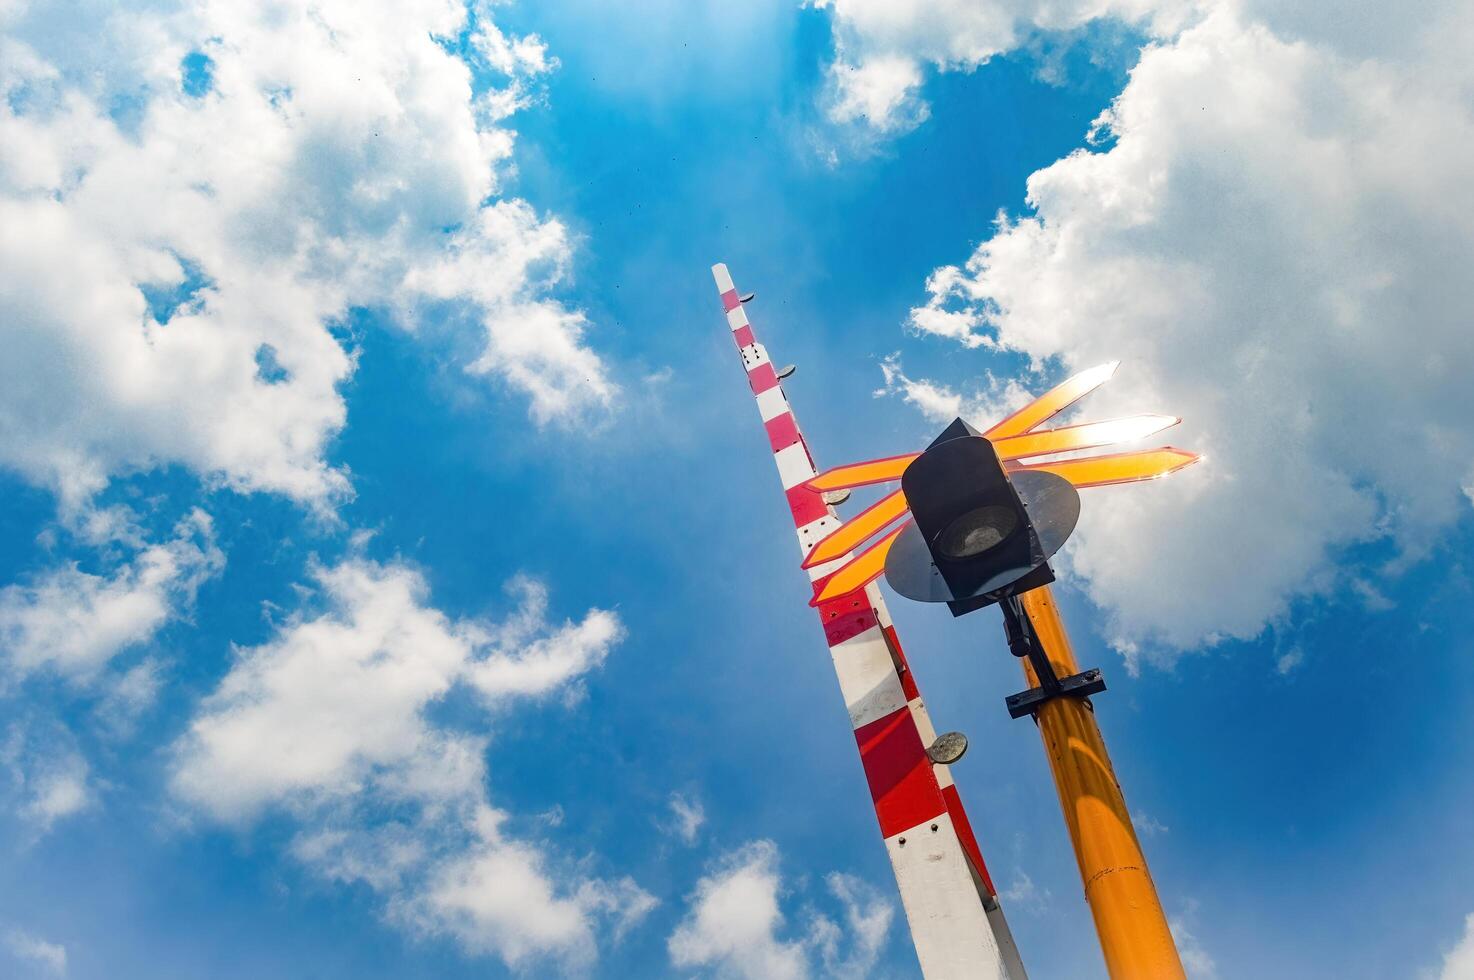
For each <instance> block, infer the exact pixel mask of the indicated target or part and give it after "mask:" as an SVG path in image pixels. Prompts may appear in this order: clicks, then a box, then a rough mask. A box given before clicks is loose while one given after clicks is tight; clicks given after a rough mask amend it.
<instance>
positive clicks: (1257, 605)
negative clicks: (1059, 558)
mask: <svg viewBox="0 0 1474 980" xmlns="http://www.w3.org/2000/svg"><path fill="white" fill-rule="evenodd" d="M1167 6H1168V5H1165V4H1164V5H1163V6H1162V9H1163V10H1166V9H1167ZM1358 10H1361V8H1360V7H1358ZM1362 13H1365V14H1366V16H1362V15H1361V14H1357V16H1349V15H1346V14H1344V13H1343V12H1342V11H1340V10H1338V9H1332V8H1315V9H1314V10H1313V11H1311V10H1309V9H1306V10H1305V11H1298V12H1296V13H1294V14H1287V13H1283V12H1281V11H1280V10H1279V8H1277V7H1265V8H1264V9H1263V10H1261V9H1259V8H1258V7H1253V8H1243V9H1240V5H1238V4H1233V3H1223V4H1221V5H1219V6H1218V7H1217V8H1216V9H1213V10H1211V11H1210V12H1209V13H1208V14H1207V16H1205V17H1204V18H1203V19H1201V20H1200V21H1197V22H1195V23H1193V24H1192V25H1191V26H1189V27H1188V28H1187V29H1185V30H1183V31H1181V32H1180V33H1170V34H1166V33H1164V34H1163V36H1162V39H1161V40H1160V41H1159V42H1158V43H1157V44H1155V45H1153V46H1152V47H1150V48H1148V49H1147V50H1146V51H1145V52H1144V53H1143V55H1142V58H1141V61H1140V63H1139V64H1138V65H1137V66H1136V68H1135V69H1134V70H1133V72H1132V74H1131V78H1130V81H1129V84H1128V85H1127V87H1126V89H1125V90H1124V91H1123V92H1122V93H1121V95H1120V97H1119V98H1118V99H1117V100H1116V101H1115V103H1114V104H1113V105H1112V106H1111V108H1110V109H1109V111H1108V112H1106V113H1105V114H1104V115H1103V116H1102V117H1101V119H1100V121H1099V123H1098V126H1099V129H1100V130H1101V131H1102V132H1108V133H1109V134H1110V135H1111V136H1112V137H1113V138H1114V143H1113V145H1110V146H1109V148H1108V149H1104V150H1101V151H1084V150H1082V151H1078V152H1076V153H1074V154H1072V155H1071V156H1069V157H1066V158H1065V159H1062V160H1060V161H1058V162H1056V163H1054V164H1053V165H1051V166H1049V167H1047V168H1045V169H1043V170H1041V171H1038V172H1036V173H1035V174H1033V176H1032V177H1030V179H1029V181H1028V195H1027V200H1028V203H1029V205H1030V207H1031V209H1032V213H1030V214H1027V215H1025V216H1023V217H1021V218H1018V219H1017V220H1011V219H1007V218H1000V220H999V223H998V226H997V227H996V228H995V230H994V232H993V234H992V236H991V237H990V238H989V239H987V240H986V241H984V242H983V244H982V245H981V246H979V247H978V249H977V251H976V252H975V254H974V255H973V256H972V257H971V258H970V259H969V261H968V262H967V264H966V266H965V267H964V268H954V267H946V268H943V269H940V270H938V271H937V273H935V274H934V275H933V276H932V278H931V281H930V283H929V288H930V292H931V299H930V301H929V302H928V303H927V304H926V305H925V306H923V307H920V308H919V309H918V310H917V311H916V312H915V314H914V315H913V319H912V325H913V327H914V328H916V329H917V330H920V331H923V332H937V333H940V334H943V335H945V336H950V337H952V338H953V339H957V340H961V341H962V342H964V343H966V344H968V345H970V346H983V345H996V346H999V347H1002V348H1005V349H1008V350H1014V351H1021V352H1023V353H1025V354H1027V355H1029V356H1030V357H1031V358H1032V359H1033V360H1034V362H1035V363H1037V364H1040V365H1044V364H1046V363H1048V364H1052V363H1054V360H1053V359H1058V360H1059V361H1060V362H1062V363H1063V366H1064V367H1065V368H1068V369H1076V368H1081V367H1088V366H1091V365H1093V364H1097V363H1100V362H1103V361H1107V360H1113V359H1117V358H1120V359H1122V360H1123V362H1124V363H1123V366H1122V369H1121V371H1120V373H1119V374H1118V376H1117V380H1116V381H1114V382H1113V383H1112V384H1111V385H1109V386H1107V387H1106V388H1105V389H1102V391H1101V392H1100V393H1099V394H1096V395H1093V396H1091V399H1090V401H1089V406H1088V409H1087V410H1088V412H1089V413H1091V414H1092V415H1095V416H1097V417H1108V416H1111V415H1115V414H1120V413H1123V412H1126V411H1170V412H1172V413H1173V414H1178V415H1182V416H1183V417H1184V418H1185V419H1186V423H1185V424H1184V426H1183V427H1182V429H1181V430H1180V431H1177V432H1174V436H1173V441H1174V442H1175V443H1177V444H1180V445H1184V446H1188V447H1191V448H1193V449H1196V450H1200V451H1204V452H1206V453H1207V455H1208V462H1207V464H1206V465H1202V466H1199V467H1195V468H1194V469H1193V470H1188V471H1185V472H1184V473H1182V474H1179V475H1177V476H1175V477H1173V478H1172V479H1170V480H1167V481H1163V482H1162V483H1160V484H1154V485H1151V486H1147V487H1130V488H1123V489H1119V490H1097V491H1091V493H1090V498H1091V499H1090V500H1089V501H1087V504H1086V509H1085V515H1084V518H1083V520H1082V523H1081V527H1080V530H1079V532H1078V534H1077V537H1076V541H1075V543H1074V547H1073V550H1072V551H1071V552H1070V554H1069V559H1070V561H1071V563H1072V565H1073V571H1074V573H1075V575H1076V580H1077V581H1080V582H1082V583H1083V584H1084V586H1085V587H1086V589H1087V590H1088V592H1089V594H1090V595H1091V597H1092V598H1093V599H1094V600H1095V601H1096V602H1097V603H1099V604H1100V605H1101V606H1103V607H1104V608H1105V609H1106V610H1107V611H1108V614H1109V627H1108V629H1109V635H1110V637H1111V639H1112V640H1113V641H1114V642H1115V643H1116V644H1117V646H1119V647H1120V648H1121V649H1122V650H1123V651H1125V652H1126V653H1127V654H1128V656H1131V657H1133V658H1135V657H1140V656H1142V655H1146V656H1156V657H1161V658H1170V657H1171V656H1173V651H1175V650H1176V649H1180V648H1188V647H1194V646H1199V645H1202V644H1205V643H1213V642H1216V641H1218V640H1221V639H1224V638H1230V637H1232V638H1250V637H1253V636H1256V635H1258V634H1259V633H1260V632H1261V631H1262V630H1263V628H1264V627H1265V625H1266V624H1267V623H1272V622H1275V621H1277V620H1280V619H1282V618H1283V617H1285V616H1286V615H1287V613H1288V611H1289V609H1290V608H1291V604H1292V603H1293V601H1294V600H1295V599H1296V598H1297V597H1303V596H1312V595H1321V594H1326V593H1328V592H1331V591H1334V590H1336V589H1339V588H1342V587H1344V586H1346V585H1348V584H1350V583H1349V580H1348V579H1346V578H1343V577H1338V576H1340V575H1341V574H1342V573H1338V571H1337V570H1336V568H1335V562H1336V560H1337V559H1338V558H1339V557H1340V555H1341V554H1342V553H1343V551H1344V549H1346V548H1347V547H1348V546H1351V545H1354V544H1357V543H1359V542H1367V541H1373V540H1384V541H1393V542H1395V543H1396V544H1397V545H1398V546H1399V547H1401V548H1403V549H1405V550H1406V556H1405V557H1406V558H1416V557H1417V555H1418V554H1419V552H1420V549H1423V548H1425V547H1429V546H1432V545H1433V544H1434V543H1435V542H1436V541H1437V539H1438V536H1439V533H1440V532H1441V531H1442V530H1443V529H1444V528H1446V527H1447V526H1448V525H1449V524H1450V523H1451V522H1453V521H1454V520H1456V519H1458V518H1459V517H1460V516H1461V515H1463V514H1465V513H1467V506H1468V500H1467V497H1466V494H1467V489H1466V488H1468V487H1470V486H1471V485H1474V466H1471V464H1474V411H1471V409H1470V401H1469V399H1468V396H1467V390H1466V389H1467V384H1466V382H1467V377H1466V376H1467V365H1469V364H1470V363H1474V333H1471V332H1470V331H1469V330H1468V324H1467V319H1468V310H1469V309H1470V308H1471V306H1474V295H1471V286H1470V281H1469V279H1468V277H1467V276H1466V275H1464V272H1463V270H1466V269H1467V268H1468V267H1469V266H1470V265H1471V263H1474V221H1471V219H1470V218H1469V215H1470V214H1474V207H1471V204H1474V201H1471V200H1470V198H1471V194H1474V192H1471V190H1470V188H1469V185H1468V182H1467V181H1466V180H1464V179H1463V176H1462V175H1464V174H1466V173H1467V172H1468V171H1469V170H1470V169H1471V167H1474V111H1471V109H1470V106H1469V103H1468V100H1467V98H1466V97H1465V94H1464V93H1466V92H1467V91H1468V87H1469V85H1470V84H1471V83H1474V68H1471V62H1469V60H1468V59H1467V58H1466V57H1464V56H1463V53H1464V52H1466V51H1467V49H1468V45H1469V42H1470V39H1471V38H1474V16H1471V14H1470V12H1469V9H1468V7H1467V5H1453V4H1439V5H1435V6H1433V7H1430V8H1429V9H1427V10H1426V11H1424V12H1423V13H1421V14H1420V15H1419V16H1418V17H1416V18H1408V17H1402V18H1392V19H1391V20H1389V18H1388V17H1385V16H1379V15H1377V14H1376V13H1375V11H1373V10H1371V8H1369V7H1368V8H1367V10H1365V11H1362ZM1256 18H1264V19H1263V20H1260V19H1256ZM938 324H940V325H941V327H940V328H938ZM1036 386H1037V387H1041V388H1042V387H1043V386H1044V384H1043V381H1042V379H1041V381H1040V382H1038V383H1037V384H1036ZM1144 543H1147V544H1148V545H1149V546H1143V545H1144ZM1397 567H1400V565H1399V564H1397V563H1394V565H1393V566H1391V568H1390V569H1385V568H1384V569H1373V570H1370V571H1368V573H1367V576H1366V577H1371V578H1375V577H1378V576H1380V575H1385V574H1387V573H1388V572H1389V571H1395V570H1396V568H1397ZM1366 584H1368V585H1370V583H1366ZM1359 591H1361V592H1362V593H1363V594H1366V591H1365V588H1361V589H1359Z"/></svg>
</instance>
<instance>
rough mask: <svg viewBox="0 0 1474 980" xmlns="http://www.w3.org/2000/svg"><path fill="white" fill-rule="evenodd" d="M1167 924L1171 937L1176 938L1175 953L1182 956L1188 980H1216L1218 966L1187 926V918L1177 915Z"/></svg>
mask: <svg viewBox="0 0 1474 980" xmlns="http://www.w3.org/2000/svg"><path fill="white" fill-rule="evenodd" d="M1189 914H1191V913H1189ZM1168 925H1169V926H1171V928H1172V938H1174V939H1176V940H1177V953H1178V955H1179V956H1181V957H1182V966H1183V968H1184V969H1186V970H1187V975H1188V978H1189V980H1217V977H1218V966H1217V964H1216V963H1214V962H1213V957H1211V956H1209V955H1208V951H1207V950H1205V949H1204V948H1203V944H1202V943H1201V942H1199V941H1198V937H1197V936H1195V935H1193V932H1192V930H1191V929H1190V928H1188V922H1187V919H1186V918H1184V917H1177V918H1174V919H1172V920H1171V921H1170V922H1169V923H1168Z"/></svg>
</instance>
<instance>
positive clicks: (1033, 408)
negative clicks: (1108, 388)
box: [983, 361, 1121, 439]
mask: <svg viewBox="0 0 1474 980" xmlns="http://www.w3.org/2000/svg"><path fill="white" fill-rule="evenodd" d="M1120 363H1121V362H1120V361H1111V362H1110V363H1109V364H1102V365H1100V366H1099V367H1093V368H1091V369H1090V370H1088V371H1081V372H1080V373H1079V374H1077V375H1075V376H1074V377H1073V378H1070V379H1069V380H1068V381H1065V382H1063V383H1062V384H1060V385H1058V386H1056V387H1054V388H1052V389H1050V390H1049V391H1048V392H1046V393H1045V394H1043V395H1040V396H1039V397H1038V398H1035V399H1034V400H1033V401H1031V402H1029V404H1027V405H1025V406H1024V407H1023V408H1021V409H1019V410H1018V411H1017V412H1014V413H1013V414H1012V415H1010V416H1009V417H1008V418H1006V419H1004V420H1003V421H1002V422H999V423H998V424H997V425H995V426H993V428H991V429H989V430H988V431H987V432H984V433H983V435H985V436H987V437H988V438H989V439H1006V438H1008V437H1009V436H1017V435H1023V434H1024V433H1025V432H1028V431H1029V430H1030V429H1032V428H1034V427H1035V426H1038V425H1043V424H1044V423H1045V422H1047V421H1049V420H1050V419H1052V418H1054V417H1055V416H1056V415H1058V414H1059V413H1060V412H1063V411H1064V410H1065V409H1067V408H1069V407H1070V406H1071V405H1073V404H1075V402H1077V401H1079V400H1080V399H1081V398H1084V397H1085V396H1086V395H1088V394H1090V393H1091V392H1092V391H1094V390H1095V389H1097V388H1099V387H1100V386H1101V385H1103V384H1105V383H1106V382H1107V381H1109V380H1110V379H1111V375H1113V374H1115V373H1116V367H1117V366H1118V365H1119V364H1120Z"/></svg>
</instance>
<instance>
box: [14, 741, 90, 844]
mask: <svg viewBox="0 0 1474 980" xmlns="http://www.w3.org/2000/svg"><path fill="white" fill-rule="evenodd" d="M74 742H75V739H74V738H73V736H72V734H71V732H70V731H68V730H67V729H66V728H64V727H62V726H61V725H59V724H57V723H55V722H50V723H40V722H37V721H35V720H34V719H29V718H26V719H22V720H18V721H14V722H12V723H11V724H10V726H9V728H8V729H7V731H6V734H5V741H4V742H3V743H0V765H3V766H4V768H5V771H6V775H7V777H8V783H9V785H8V786H7V787H6V794H5V795H6V797H7V800H6V802H7V803H8V804H10V805H12V806H13V807H14V811H15V812H16V813H17V814H18V815H19V816H20V817H21V819H22V820H24V821H25V822H26V823H27V824H29V825H30V826H31V827H32V828H33V829H34V830H36V831H38V832H40V833H43V834H44V833H45V832H46V831H48V830H50V829H51V827H52V825H53V824H55V823H56V822H57V821H58V820H63V819H65V818H67V817H71V816H74V815H76V814H78V813H81V812H83V811H85V810H88V809H90V808H91V807H93V806H94V805H95V804H96V803H97V798H96V794H95V792H94V790H93V786H92V778H91V769H90V767H89V766H88V765H87V760H86V759H85V758H83V757H82V755H81V753H80V752H78V751H77V749H76V747H75V745H74Z"/></svg>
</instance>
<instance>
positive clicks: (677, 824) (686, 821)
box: [664, 793, 706, 845]
mask: <svg viewBox="0 0 1474 980" xmlns="http://www.w3.org/2000/svg"><path fill="white" fill-rule="evenodd" d="M705 823H706V807H704V806H702V805H701V801H700V800H697V799H692V798H690V797H688V796H686V795H685V794H683V793H672V794H671V795H670V822H669V823H668V824H666V825H665V828H664V829H665V830H666V832H667V833H670V834H674V835H675V836H676V837H677V838H679V839H680V840H681V841H682V843H685V844H688V845H689V844H694V843H696V835H697V834H699V833H701V827H702V825H703V824H705Z"/></svg>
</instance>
